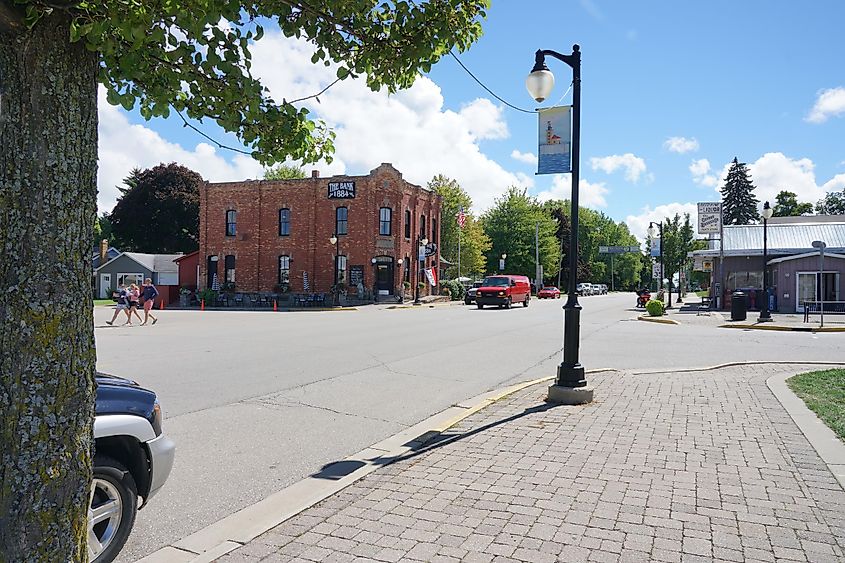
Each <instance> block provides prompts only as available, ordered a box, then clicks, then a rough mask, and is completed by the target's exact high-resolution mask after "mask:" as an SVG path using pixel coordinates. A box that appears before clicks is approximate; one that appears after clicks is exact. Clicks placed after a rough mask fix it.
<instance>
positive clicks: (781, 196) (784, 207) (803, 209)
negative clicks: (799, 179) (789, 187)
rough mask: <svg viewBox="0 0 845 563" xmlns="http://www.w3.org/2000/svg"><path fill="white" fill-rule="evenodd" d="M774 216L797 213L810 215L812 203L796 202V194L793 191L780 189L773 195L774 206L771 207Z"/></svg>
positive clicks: (790, 215)
mask: <svg viewBox="0 0 845 563" xmlns="http://www.w3.org/2000/svg"><path fill="white" fill-rule="evenodd" d="M772 212H773V213H772V215H773V216H774V217H794V216H798V215H812V214H813V204H812V203H806V202H805V203H798V196H797V195H796V194H795V193H793V192H788V191H786V190H781V191H780V192H779V193H778V195H777V196H775V206H774V208H773V209H772Z"/></svg>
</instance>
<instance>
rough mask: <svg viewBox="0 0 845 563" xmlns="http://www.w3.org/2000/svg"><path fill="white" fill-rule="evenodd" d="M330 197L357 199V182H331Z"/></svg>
mask: <svg viewBox="0 0 845 563" xmlns="http://www.w3.org/2000/svg"><path fill="white" fill-rule="evenodd" d="M329 199H355V182H354V181H353V180H349V181H346V182H329Z"/></svg>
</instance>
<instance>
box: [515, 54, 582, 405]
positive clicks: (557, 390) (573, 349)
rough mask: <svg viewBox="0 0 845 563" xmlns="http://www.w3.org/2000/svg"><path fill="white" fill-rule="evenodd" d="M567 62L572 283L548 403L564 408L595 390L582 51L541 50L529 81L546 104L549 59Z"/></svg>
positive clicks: (552, 82) (550, 87) (533, 94)
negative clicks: (583, 193)
mask: <svg viewBox="0 0 845 563" xmlns="http://www.w3.org/2000/svg"><path fill="white" fill-rule="evenodd" d="M547 55H548V56H550V57H552V58H555V59H558V60H559V61H563V62H564V63H566V64H567V65H569V67H570V68H572V110H571V113H572V159H571V162H572V174H571V176H572V197H571V198H570V205H571V208H570V218H571V219H570V220H571V223H572V224H571V227H570V229H571V230H570V236H569V248H570V252H569V283H568V287H567V293H568V295H567V299H566V304H565V305H564V306H563V319H564V321H563V361H562V362H561V363H560V365H559V366H558V368H557V377H556V378H555V382H554V385H552V386H551V387H549V394H548V397H547V398H546V400H547V401H549V402H553V403H563V404H570V405H573V404H581V403H589V402H591V401H592V400H593V388H592V387H589V386H587V379H586V377H585V373H584V366H583V365H581V362H580V360H579V358H578V355H579V350H578V348H579V346H580V339H581V305H580V304H579V303H578V291H577V286H578V182H579V179H580V172H581V158H580V157H581V48H580V47H579V46H578V45H573V46H572V54H570V55H563V54H561V53H558V52H556V51H550V50H546V49H540V50H538V51H537V52H536V53H534V67H533V68H532V69H531V73H530V74H529V75H528V77H527V78H526V79H525V87H526V89H527V90H528V93H529V94H530V95H531V97H532V98H534V99H535V100H536V101H537V102H542V101H543V100H545V99H546V98H548V97H549V95H550V94H551V93H552V90H553V89H554V86H555V77H554V75H553V74H552V72H551V71H550V70H549V67H547V66H546V56H547Z"/></svg>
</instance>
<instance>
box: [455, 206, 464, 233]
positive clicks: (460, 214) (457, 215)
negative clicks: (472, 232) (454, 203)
mask: <svg viewBox="0 0 845 563" xmlns="http://www.w3.org/2000/svg"><path fill="white" fill-rule="evenodd" d="M455 218H456V219H457V220H458V226H460V228H462V229H463V228H464V223H466V221H467V216H466V213H464V208H463V206H461V208H460V209H459V210H458V212H457V213H455Z"/></svg>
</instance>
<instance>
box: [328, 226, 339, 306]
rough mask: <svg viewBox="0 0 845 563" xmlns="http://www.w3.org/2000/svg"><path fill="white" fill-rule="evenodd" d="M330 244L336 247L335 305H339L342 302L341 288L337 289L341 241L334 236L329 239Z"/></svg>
mask: <svg viewBox="0 0 845 563" xmlns="http://www.w3.org/2000/svg"><path fill="white" fill-rule="evenodd" d="M329 242H330V243H331V244H333V245H334V247H335V253H334V285H333V289H334V304H335V305H337V304H338V302H339V301H340V288H338V287H337V284H338V281H337V274H338V262H339V261H340V239H339V238H337V234H334V235H332V236H331V238H329Z"/></svg>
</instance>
